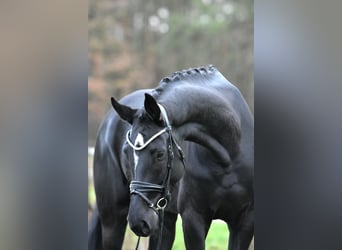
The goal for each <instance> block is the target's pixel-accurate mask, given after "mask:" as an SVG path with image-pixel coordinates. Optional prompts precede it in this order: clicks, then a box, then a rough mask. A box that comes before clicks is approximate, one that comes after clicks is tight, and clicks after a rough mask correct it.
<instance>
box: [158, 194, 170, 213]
mask: <svg viewBox="0 0 342 250" xmlns="http://www.w3.org/2000/svg"><path fill="white" fill-rule="evenodd" d="M167 203H168V202H167V199H166V198H165V197H162V198H160V199H159V200H158V201H157V203H156V207H157V210H161V209H164V208H165V207H166V206H167Z"/></svg>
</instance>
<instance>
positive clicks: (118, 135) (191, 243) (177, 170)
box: [88, 66, 254, 250]
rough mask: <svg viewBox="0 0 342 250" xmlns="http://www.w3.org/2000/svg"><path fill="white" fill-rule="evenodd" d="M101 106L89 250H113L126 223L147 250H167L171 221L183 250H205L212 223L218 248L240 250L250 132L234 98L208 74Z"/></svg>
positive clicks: (179, 77)
mask: <svg viewBox="0 0 342 250" xmlns="http://www.w3.org/2000/svg"><path fill="white" fill-rule="evenodd" d="M111 101H112V106H113V110H111V111H109V112H108V113H107V115H106V117H105V119H104V121H103V122H102V124H101V126H100V129H99V132H98V136H97V141H96V146H95V154H94V185H95V192H96V198H97V208H98V211H95V212H94V216H93V219H92V222H91V224H90V228H89V238H88V247H89V249H105V250H109V249H110V250H112V249H121V248H122V243H123V239H124V233H125V229H126V226H127V221H128V223H129V226H130V227H131V229H132V230H133V232H134V233H135V234H136V235H138V236H150V241H149V249H151V250H153V249H171V248H172V244H173V241H174V237H175V223H176V220H177V214H178V213H180V215H181V217H182V221H183V232H184V242H185V245H186V248H187V249H196V250H197V249H199V250H201V249H205V238H206V235H207V233H208V230H209V227H210V224H211V222H212V220H213V219H221V220H223V221H225V222H226V223H227V225H228V228H229V232H230V234H229V246H228V249H229V250H247V249H248V246H249V244H250V241H251V239H252V237H253V233H254V231H253V226H254V213H253V212H254V198H253V196H254V191H253V176H254V170H253V165H254V164H253V163H254V156H253V155H254V129H253V118H252V115H251V112H250V110H249V108H248V106H247V104H246V102H245V100H244V98H243V97H242V95H241V93H240V91H239V90H238V89H237V88H236V87H235V86H234V85H233V84H231V83H230V82H229V81H228V80H227V79H226V78H224V77H223V75H222V74H221V73H220V72H219V71H218V70H217V69H216V68H214V67H213V66H209V67H201V68H194V69H188V70H183V71H180V72H175V73H174V74H172V75H171V76H170V77H166V78H164V79H162V80H161V82H160V84H159V86H158V87H157V88H155V89H145V90H139V91H136V92H133V93H132V94H130V95H128V96H126V97H124V98H123V99H122V100H121V101H120V102H117V101H116V100H115V99H114V98H112V99H111ZM114 110H115V111H114ZM184 158H185V159H184Z"/></svg>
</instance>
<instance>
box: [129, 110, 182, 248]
mask: <svg viewBox="0 0 342 250" xmlns="http://www.w3.org/2000/svg"><path fill="white" fill-rule="evenodd" d="M158 106H159V108H160V110H161V113H162V116H163V118H164V121H165V123H166V127H165V128H164V129H162V130H160V131H159V132H157V133H156V134H154V135H153V136H152V137H151V138H150V139H149V140H148V141H147V142H146V143H144V144H143V145H141V146H135V145H134V144H133V143H132V142H131V140H130V134H131V131H130V130H129V131H128V132H127V134H126V140H127V143H128V144H129V145H130V146H131V147H132V148H133V149H134V150H136V151H140V150H143V149H145V148H146V147H147V146H148V145H149V144H150V143H151V142H152V141H154V140H155V139H156V138H158V137H159V136H161V135H162V134H164V133H167V134H168V139H167V154H168V157H167V165H166V167H167V172H166V175H165V177H164V180H163V183H162V185H158V184H153V183H149V182H143V181H131V183H130V185H129V189H130V194H131V195H133V194H136V195H139V196H140V197H141V198H142V199H143V200H144V201H145V202H146V203H147V205H148V206H149V207H150V208H152V209H153V210H154V211H155V212H156V213H157V214H158V215H159V222H160V226H159V230H160V231H159V239H158V248H157V249H159V248H160V243H161V236H162V235H161V234H162V227H163V218H164V208H165V207H166V206H167V204H168V203H169V201H170V199H171V192H170V178H171V170H172V167H173V158H174V154H173V145H175V146H176V148H177V150H178V152H179V155H180V159H181V161H182V163H183V166H185V163H184V154H183V151H182V149H181V147H180V146H179V145H178V144H177V142H176V141H175V139H174V137H173V135H172V129H171V125H170V123H169V119H168V116H167V113H166V110H165V108H164V107H163V106H162V105H160V104H158ZM148 192H153V193H160V194H161V198H160V199H159V200H158V201H157V203H156V204H154V203H153V202H152V201H151V200H150V199H149V198H147V196H146V195H145V194H144V193H148ZM138 244H139V241H138Z"/></svg>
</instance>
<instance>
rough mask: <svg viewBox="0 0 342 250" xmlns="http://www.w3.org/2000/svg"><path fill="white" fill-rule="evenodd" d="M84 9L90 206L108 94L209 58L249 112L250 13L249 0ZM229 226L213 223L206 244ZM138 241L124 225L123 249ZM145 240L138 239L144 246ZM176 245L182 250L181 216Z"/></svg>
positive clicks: (224, 236)
mask: <svg viewBox="0 0 342 250" xmlns="http://www.w3.org/2000/svg"><path fill="white" fill-rule="evenodd" d="M88 8H89V10H88V172H89V204H90V206H89V207H90V209H91V207H93V206H94V203H95V195H94V190H93V187H92V161H93V159H92V155H93V147H94V144H95V140H96V133H97V129H98V127H99V125H100V123H101V121H102V119H103V118H104V116H105V113H106V112H107V111H108V109H109V108H110V101H109V99H110V97H111V96H115V97H116V98H122V97H123V96H125V95H127V94H128V93H130V92H132V91H134V90H136V89H141V88H154V87H156V86H157V85H158V83H159V81H160V80H161V79H162V78H163V77H165V76H168V75H170V74H171V73H173V72H175V71H178V70H181V69H186V68H189V67H198V66H202V65H208V64H213V65H214V66H215V67H216V68H217V69H218V70H219V71H220V72H221V73H222V74H223V75H224V76H225V77H226V78H227V79H228V80H229V81H231V82H232V83H233V84H235V85H236V86H237V87H238V88H239V89H240V90H241V92H242V94H243V95H244V97H245V98H246V100H247V103H248V104H249V106H250V108H251V110H252V112H253V113H254V75H253V60H254V58H253V41H254V40H253V37H254V30H253V29H254V13H253V1H252V0H242V1H241V0H240V1H227V0H173V1H166V0H163V1H156V0H147V1H146V0H145V1H142V0H116V1H113V0H96V1H95V0H89V6H88ZM128 231H129V229H128ZM227 232H228V231H227V227H226V225H225V223H222V222H220V221H217V222H215V223H213V225H212V227H211V230H210V232H209V235H208V238H207V246H206V247H207V249H226V248H227V241H228V235H229V234H228V233H227ZM135 243H136V238H135V236H134V235H132V234H131V233H130V232H128V233H127V234H126V240H125V249H126V248H127V249H133V248H134V244H135ZM146 244H147V243H146V240H145V241H142V246H141V249H146V248H147V247H146ZM173 249H185V247H184V244H183V238H182V230H181V221H180V220H178V222H177V236H176V241H175V244H174V248H173Z"/></svg>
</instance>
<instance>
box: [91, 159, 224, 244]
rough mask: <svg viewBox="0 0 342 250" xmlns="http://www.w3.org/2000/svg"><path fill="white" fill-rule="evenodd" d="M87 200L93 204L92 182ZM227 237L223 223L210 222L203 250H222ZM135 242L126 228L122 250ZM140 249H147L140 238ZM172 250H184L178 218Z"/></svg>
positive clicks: (145, 239)
mask: <svg viewBox="0 0 342 250" xmlns="http://www.w3.org/2000/svg"><path fill="white" fill-rule="evenodd" d="M88 160H89V162H88V163H91V162H92V157H89V158H88ZM88 199H89V203H90V204H95V199H96V198H95V192H94V187H93V185H92V182H91V181H90V183H89V188H88ZM228 237H229V231H228V229H227V225H226V223H223V222H222V221H220V220H215V221H213V222H212V224H211V227H210V229H209V232H208V235H207V238H206V242H205V249H206V250H223V249H227V247H228ZM136 242H137V236H135V234H134V233H133V232H132V231H131V230H130V229H129V227H127V230H126V235H125V241H124V246H123V250H129V249H134V248H135V244H136ZM140 246H141V249H147V246H148V239H147V238H142V239H141V241H140ZM172 250H185V245H184V239H183V230H182V219H181V217H180V216H178V219H177V223H176V238H175V241H174V244H173V247H172Z"/></svg>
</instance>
